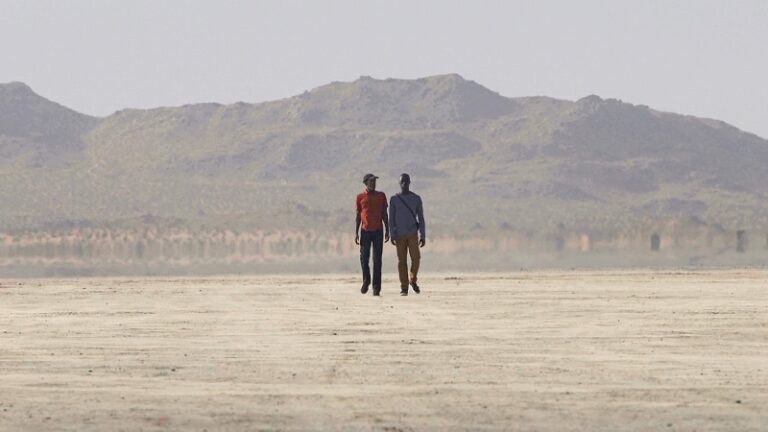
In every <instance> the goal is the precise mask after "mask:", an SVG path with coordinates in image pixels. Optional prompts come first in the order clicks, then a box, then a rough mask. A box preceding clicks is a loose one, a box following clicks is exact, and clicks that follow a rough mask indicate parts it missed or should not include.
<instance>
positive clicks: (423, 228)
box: [416, 197, 427, 247]
mask: <svg viewBox="0 0 768 432" xmlns="http://www.w3.org/2000/svg"><path fill="white" fill-rule="evenodd" d="M416 214H417V216H419V235H420V237H421V238H420V239H419V246H421V247H424V246H425V245H426V244H427V224H426V222H424V205H423V203H422V202H421V197H419V206H418V208H417V209H416Z"/></svg>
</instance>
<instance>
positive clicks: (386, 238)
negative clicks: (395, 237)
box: [384, 231, 389, 243]
mask: <svg viewBox="0 0 768 432" xmlns="http://www.w3.org/2000/svg"><path fill="white" fill-rule="evenodd" d="M388 241H389V231H385V232H384V243H386V242H388Z"/></svg>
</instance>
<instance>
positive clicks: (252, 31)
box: [0, 0, 768, 137]
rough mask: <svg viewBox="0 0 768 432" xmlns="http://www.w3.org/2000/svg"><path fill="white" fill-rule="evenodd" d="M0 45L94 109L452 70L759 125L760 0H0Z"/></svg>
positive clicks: (503, 89) (536, 90)
mask: <svg viewBox="0 0 768 432" xmlns="http://www.w3.org/2000/svg"><path fill="white" fill-rule="evenodd" d="M0 58H1V59H2V60H1V61H0V82H10V81H22V82H25V83H27V84H28V85H30V86H31V87H32V88H33V89H34V90H35V91H36V92H38V93H39V94H41V95H43V96H45V97H47V98H49V99H51V100H54V101H56V102H59V103H61V104H63V105H66V106H68V107H70V108H73V109H76V110H78V111H81V112H84V113H88V114H93V115H107V114H110V113H112V112H114V111H116V110H119V109H122V108H128V107H131V108H150V107H156V106H168V105H183V104H186V103H196V102H221V103H231V102H236V101H245V102H262V101H267V100H273V99H280V98H284V97H288V96H292V95H295V94H298V93H301V92H303V91H304V90H308V89H311V88H314V87H317V86H320V85H323V84H326V83H328V82H331V81H352V80H354V79H356V78H358V77H359V76H361V75H370V76H373V77H374V78H390V77H392V78H418V77H423V76H428V75H435V74H445V73H458V74H461V75H462V76H464V77H465V78H467V79H471V80H474V81H477V82H478V83H480V84H482V85H484V86H486V87H488V88H490V89H492V90H494V91H497V92H499V93H501V94H502V95H505V96H531V95H546V96H552V97H557V98H562V99H570V100H575V99H578V98H581V97H583V96H586V95H589V94H597V95H599V96H602V97H605V98H607V97H612V98H618V99H621V100H624V101H626V102H631V103H635V104H645V105H648V106H650V107H652V108H655V109H659V110H662V111H673V112H678V113H683V114H691V115H697V116H703V117H712V118H717V119H720V120H725V121H727V122H729V123H731V124H733V125H735V126H737V127H739V128H742V129H744V130H747V131H750V132H753V133H756V134H758V135H761V136H763V137H768V78H767V77H768V1H766V0H754V1H747V0H740V1H735V0H729V1H710V0H690V1H675V0H656V1H652V0H636V1H620V0H610V1H609V0H606V1H593V0H590V1H583V0H580V1H576V0H562V1H542V0H536V1H533V0H531V1H511V0H507V1H448V0H440V1H418V0H407V1H394V0H387V1H365V0H349V1H319V0H305V1H289V0H279V1H226V0H218V1H193V0H125V1H108V0H94V1H66V0H46V1H42V0H40V1H38V0H0Z"/></svg>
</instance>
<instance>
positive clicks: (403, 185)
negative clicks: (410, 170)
mask: <svg viewBox="0 0 768 432" xmlns="http://www.w3.org/2000/svg"><path fill="white" fill-rule="evenodd" d="M410 187H411V176H409V175H408V174H405V173H403V174H400V190H401V191H403V192H408V190H409V189H410Z"/></svg>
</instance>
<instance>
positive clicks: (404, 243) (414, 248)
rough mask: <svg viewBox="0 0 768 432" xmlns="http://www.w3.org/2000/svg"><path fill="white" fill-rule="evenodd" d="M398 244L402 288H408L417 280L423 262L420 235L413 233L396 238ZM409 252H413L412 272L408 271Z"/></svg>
mask: <svg viewBox="0 0 768 432" xmlns="http://www.w3.org/2000/svg"><path fill="white" fill-rule="evenodd" d="M395 240H397V245H396V246H395V247H396V248H397V272H398V273H399V274H400V288H401V289H407V288H408V284H409V283H411V282H416V276H417V275H418V273H419V264H420V263H421V251H419V236H418V235H417V234H411V235H407V236H400V237H398V238H396V239H395ZM408 253H410V254H411V272H410V274H409V273H408V255H407V254H408Z"/></svg>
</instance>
